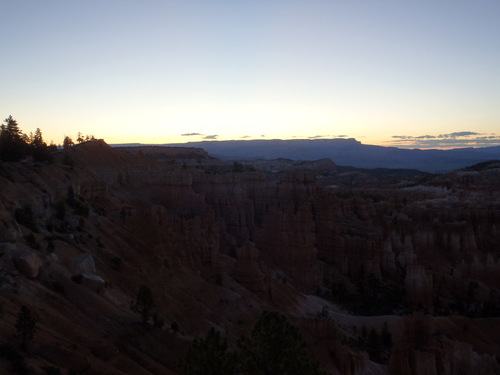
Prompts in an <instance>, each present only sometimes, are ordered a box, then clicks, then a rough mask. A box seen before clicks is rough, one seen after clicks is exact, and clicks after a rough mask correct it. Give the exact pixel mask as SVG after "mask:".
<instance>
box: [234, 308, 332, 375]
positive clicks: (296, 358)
mask: <svg viewBox="0 0 500 375" xmlns="http://www.w3.org/2000/svg"><path fill="white" fill-rule="evenodd" d="M238 346H239V347H240V349H241V354H240V363H241V366H242V369H241V370H242V374H248V375H250V374H252V375H280V374H282V375H285V374H286V375H303V374H308V375H319V374H322V372H321V371H320V370H319V367H318V364H317V363H316V362H315V361H313V360H312V358H311V357H310V355H309V352H308V350H307V347H306V342H305V340H304V339H303V337H302V335H301V333H300V331H299V329H298V328H297V327H295V326H294V325H292V324H290V323H289V322H288V320H287V318H286V317H285V316H284V315H283V314H280V313H277V312H271V311H264V312H263V313H262V314H261V316H260V318H259V320H258V321H257V323H256V324H255V326H254V328H253V330H252V332H251V334H250V336H248V337H247V336H243V337H242V338H240V340H239V341H238Z"/></svg>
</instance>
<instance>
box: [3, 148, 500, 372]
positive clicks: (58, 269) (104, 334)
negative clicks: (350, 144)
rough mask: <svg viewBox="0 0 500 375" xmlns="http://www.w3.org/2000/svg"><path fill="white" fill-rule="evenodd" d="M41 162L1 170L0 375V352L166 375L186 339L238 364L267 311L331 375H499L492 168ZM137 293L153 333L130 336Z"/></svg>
mask: <svg viewBox="0 0 500 375" xmlns="http://www.w3.org/2000/svg"><path fill="white" fill-rule="evenodd" d="M54 157H55V161H54V162H53V163H51V164H43V163H34V162H30V161H23V162H3V163H1V164H0V186H1V187H0V303H1V310H2V316H1V318H0V332H1V335H2V336H1V337H2V338H1V339H0V341H1V342H0V344H2V345H3V347H4V349H3V354H2V353H0V374H12V373H15V372H14V371H16V370H15V369H16V367H15V364H14V363H13V360H12V358H10V359H9V357H8V355H6V354H5V353H6V352H7V351H6V350H5V347H6V346H8V347H9V348H11V351H12V350H16V351H17V353H20V355H22V353H24V359H23V360H24V362H23V363H24V365H25V367H26V371H28V372H27V373H33V374H44V373H48V371H49V370H48V369H52V370H51V371H56V369H57V370H58V371H60V373H64V374H180V373H181V370H180V368H179V365H178V359H179V358H180V357H182V356H183V355H184V354H185V353H186V352H187V350H188V348H189V346H190V344H191V342H192V341H193V340H194V339H195V338H199V337H203V336H204V335H205V334H206V333H207V332H208V330H209V329H210V328H212V327H213V328H215V329H216V330H217V331H219V332H220V333H221V335H223V336H224V337H225V338H227V341H228V344H229V346H230V347H231V348H234V347H235V346H236V341H237V338H238V337H239V336H240V335H241V334H244V333H248V332H249V331H250V330H251V328H252V326H253V324H254V323H255V321H256V320H257V318H258V316H259V315H260V313H261V312H262V311H264V310H272V311H279V312H282V313H284V314H285V315H286V316H287V317H288V319H289V320H290V322H292V323H293V324H294V325H296V326H297V327H298V328H299V329H300V331H301V333H302V334H303V336H304V338H305V339H306V342H307V344H308V348H309V350H310V352H311V353H312V355H313V357H314V358H315V359H316V360H317V361H318V362H319V363H320V366H321V368H322V369H323V370H325V371H326V372H327V373H330V374H334V375H337V374H339V375H340V374H345V375H361V374H366V375H369V374H373V375H377V374H380V375H382V374H391V375H392V374H401V375H406V374H408V375H417V374H440V375H441V374H444V375H459V374H472V373H475V374H485V375H486V374H498V373H500V344H499V341H498V338H499V337H500V162H499V161H491V162H484V163H481V164H477V165H473V166H470V167H468V168H462V169H457V170H454V171H451V172H448V173H444V174H430V173H421V172H418V171H404V173H403V172H401V171H400V172H399V173H396V172H394V173H393V174H391V173H387V171H383V173H382V172H381V171H379V173H373V172H370V171H369V170H358V169H352V170H351V169H345V168H342V167H339V166H337V165H336V163H335V160H333V161H332V160H330V159H323V160H316V161H301V162H296V161H290V160H285V159H280V160H272V161H263V160H261V161H241V160H240V161H233V162H227V161H221V160H218V159H216V158H214V157H212V156H211V155H209V154H208V153H207V152H205V151H203V150H201V149H197V148H188V147H185V148H169V147H145V146H144V147H120V148H112V147H110V146H109V145H107V144H106V143H105V142H104V141H102V140H95V141H90V142H84V143H82V144H79V145H76V146H73V147H71V148H68V149H65V150H59V151H57V153H56V154H55V155H54ZM141 285H146V286H147V287H148V288H149V289H150V290H151V292H152V295H153V297H154V302H155V316H156V319H155V322H156V321H159V320H162V321H163V322H164V323H165V324H150V325H148V326H147V327H145V326H144V325H143V324H141V323H140V317H139V315H138V314H137V312H136V311H134V308H133V305H134V304H133V301H134V300H135V299H136V296H137V292H138V290H139V288H140V286H141ZM22 305H25V306H28V307H29V308H30V309H31V311H32V312H33V314H34V316H35V317H36V319H37V331H36V334H35V336H34V338H33V340H32V342H31V345H30V348H29V350H27V351H26V352H23V351H21V350H20V349H14V348H17V347H18V346H19V343H20V341H19V337H18V334H17V333H16V328H15V325H16V317H17V314H18V312H19V309H20V307H21V306H22ZM158 317H159V318H158ZM160 318H161V319H160ZM152 320H153V319H152ZM174 323H175V324H174ZM154 325H157V327H154ZM0 352H1V350H0Z"/></svg>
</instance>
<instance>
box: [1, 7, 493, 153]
mask: <svg viewBox="0 0 500 375" xmlns="http://www.w3.org/2000/svg"><path fill="white" fill-rule="evenodd" d="M0 14H1V15H2V22H1V23H0V48H1V51H2V57H1V60H0V61H1V62H0V82H1V84H0V116H3V117H2V119H4V118H7V117H8V116H9V115H12V116H13V117H14V118H15V119H16V120H17V121H18V123H19V126H20V128H21V130H23V131H24V132H25V133H29V132H30V131H33V132H34V131H35V129H36V128H40V129H41V130H42V134H43V136H44V139H45V140H46V141H47V142H49V141H51V140H53V141H54V142H55V143H56V144H58V143H62V139H63V138H64V136H65V135H68V136H70V137H73V139H76V135H77V133H78V132H81V133H83V134H91V135H94V136H95V137H96V138H103V139H104V140H105V141H106V142H108V143H110V144H114V143H129V142H140V143H158V144H163V143H177V142H190V141H201V140H204V139H210V140H214V139H215V140H230V139H235V140H239V139H277V138H280V139H295V138H336V137H347V138H356V139H357V140H358V141H361V142H362V143H364V144H377V145H383V146H397V147H411V148H414V147H416V148H452V147H484V146H494V145H500V1H498V0H474V1H473V0H468V1H462V0H454V1H451V0H432V1H431V0H413V1H412V0H397V1H396V0H378V1H376V0H366V1H364V0H329V1H326V0H325V1H320V0H318V1H316V0H308V1H294V0H276V1H273V0H265V1H261V0H252V1H244V0H241V1H234V0H231V1H217V0H212V1H206V0H204V1H189V0H184V1H168V0H161V1H160V0H158V1H152V0H143V1H135V0H134V1H128V0H120V1H114V0H99V1H94V0H85V1H68V0H60V1H56V0H45V1H38V0H1V1H0Z"/></svg>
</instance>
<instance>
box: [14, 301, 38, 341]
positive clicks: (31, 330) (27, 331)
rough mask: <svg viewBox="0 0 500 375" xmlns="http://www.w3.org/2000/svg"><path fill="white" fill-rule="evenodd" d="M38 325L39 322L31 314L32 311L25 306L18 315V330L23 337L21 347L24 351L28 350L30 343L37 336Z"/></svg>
mask: <svg viewBox="0 0 500 375" xmlns="http://www.w3.org/2000/svg"><path fill="white" fill-rule="evenodd" d="M36 323H37V320H36V318H35V317H34V316H33V315H32V314H31V310H30V309H29V308H27V307H26V306H24V305H23V306H22V307H21V310H20V311H19V313H18V314H17V320H16V330H17V332H18V333H19V334H20V335H21V343H22V344H21V346H22V348H23V349H24V350H26V348H27V346H28V342H29V341H30V340H31V339H33V336H34V335H35V327H36Z"/></svg>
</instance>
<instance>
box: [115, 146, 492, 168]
mask: <svg viewBox="0 0 500 375" xmlns="http://www.w3.org/2000/svg"><path fill="white" fill-rule="evenodd" d="M115 146H128V147H131V146H140V144H128V145H115ZM161 146H164V147H165V146H168V147H183V148H200V149H203V150H205V151H206V152H207V153H208V154H209V155H210V156H212V157H215V158H218V159H221V160H226V161H228V160H257V159H267V160H274V159H279V158H283V159H291V160H319V159H331V160H332V161H333V162H334V163H335V164H337V165H342V166H351V167H357V168H393V169H417V170H421V171H425V172H431V173H443V172H449V171H451V170H454V169H460V168H465V167H467V166H470V165H473V164H477V163H481V162H486V161H488V160H492V159H500V146H495V147H484V148H463V149H452V150H435V149H431V150H419V149H402V148H397V147H384V146H374V145H365V144H362V143H361V142H359V141H357V140H356V139H354V138H347V139H346V138H335V139H293V140H281V139H274V140H233V141H201V142H187V143H177V144H164V145H161Z"/></svg>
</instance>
